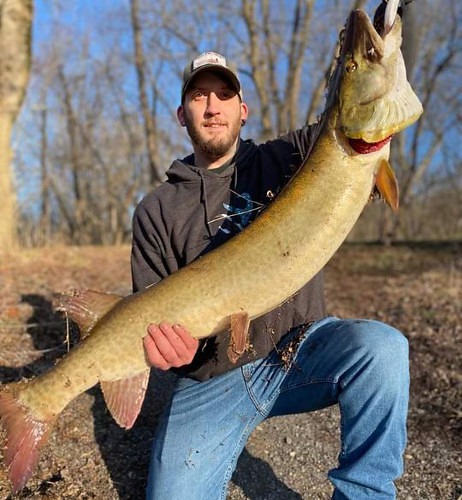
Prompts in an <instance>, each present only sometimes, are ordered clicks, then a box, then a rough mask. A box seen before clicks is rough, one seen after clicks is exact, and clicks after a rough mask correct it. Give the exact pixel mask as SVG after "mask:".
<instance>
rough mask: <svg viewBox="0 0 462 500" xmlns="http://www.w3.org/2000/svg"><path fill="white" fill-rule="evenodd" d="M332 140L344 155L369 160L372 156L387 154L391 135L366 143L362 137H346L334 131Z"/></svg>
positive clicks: (340, 131)
mask: <svg viewBox="0 0 462 500" xmlns="http://www.w3.org/2000/svg"><path fill="white" fill-rule="evenodd" d="M334 139H335V141H336V143H337V145H338V146H339V147H340V148H341V150H342V151H343V153H344V154H345V155H347V156H350V157H356V158H357V159H358V160H359V159H360V158H364V159H366V158H367V159H369V158H370V157H371V156H373V155H374V154H379V155H383V153H384V152H385V153H387V152H388V151H389V148H390V146H389V144H390V141H391V139H392V135H388V136H386V137H384V138H382V139H381V140H378V141H374V142H373V141H366V140H364V138H362V137H350V136H347V135H346V134H345V132H343V131H342V130H341V129H336V130H335V131H334ZM382 150H384V151H382ZM387 154H388V153H387ZM368 161H369V160H368Z"/></svg>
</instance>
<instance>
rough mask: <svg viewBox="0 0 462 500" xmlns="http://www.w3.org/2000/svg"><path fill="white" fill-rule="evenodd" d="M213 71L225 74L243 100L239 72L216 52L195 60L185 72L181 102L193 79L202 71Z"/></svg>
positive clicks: (204, 54) (205, 54)
mask: <svg viewBox="0 0 462 500" xmlns="http://www.w3.org/2000/svg"><path fill="white" fill-rule="evenodd" d="M205 70H211V71H214V72H217V73H221V74H223V75H224V76H225V77H226V78H227V79H228V80H229V81H230V82H231V84H232V85H233V87H234V88H235V90H236V92H237V93H238V94H239V97H240V98H241V100H242V88H241V82H240V81H239V78H238V76H237V71H236V70H235V68H234V67H233V65H232V64H228V63H227V62H226V59H225V58H224V57H223V56H222V55H220V54H217V53H216V52H204V53H202V54H200V55H199V56H197V57H196V58H195V59H193V60H192V61H191V62H190V63H189V64H188V65H187V66H186V68H185V69H184V71H183V86H182V87H181V102H183V99H184V95H185V93H186V91H187V90H188V87H189V84H190V83H191V81H192V79H193V78H194V77H195V76H196V75H197V74H198V73H200V72H201V71H205Z"/></svg>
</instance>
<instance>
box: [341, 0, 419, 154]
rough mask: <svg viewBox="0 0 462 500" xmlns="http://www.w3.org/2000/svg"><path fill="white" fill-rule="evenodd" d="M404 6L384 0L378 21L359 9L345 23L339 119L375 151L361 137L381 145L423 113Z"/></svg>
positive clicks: (351, 136) (348, 132)
mask: <svg viewBox="0 0 462 500" xmlns="http://www.w3.org/2000/svg"><path fill="white" fill-rule="evenodd" d="M398 4H399V1H398V0H389V1H388V3H387V4H382V5H381V6H380V7H379V9H377V11H376V13H375V16H374V20H373V22H371V20H370V19H369V16H368V15H367V14H366V13H365V12H363V11H362V10H355V11H353V12H351V14H350V16H349V18H348V20H347V23H346V26H345V30H344V35H343V40H342V45H341V50H340V57H339V61H340V65H341V67H342V81H341V84H340V89H339V121H338V122H337V123H338V126H339V128H340V129H341V130H342V132H343V133H344V134H345V136H346V137H347V138H348V139H353V140H354V141H353V144H354V145H355V147H358V148H359V149H361V150H370V151H372V149H371V148H372V147H369V146H367V145H364V144H362V143H360V142H358V141H360V140H361V141H364V142H365V143H367V144H374V145H375V144H376V146H373V147H376V148H379V147H380V144H382V143H384V142H383V141H387V139H388V138H389V137H390V136H392V135H393V134H395V133H397V132H400V131H401V130H403V129H404V128H406V127H407V126H409V125H411V124H412V123H413V122H415V121H416V120H417V119H418V118H419V116H420V115H421V114H422V111H423V109H422V105H421V104H420V101H419V99H418V98H417V96H416V95H415V93H414V91H413V90H412V88H411V86H410V84H409V82H408V81H407V77H406V68H405V65H404V60H403V56H402V54H401V51H400V46H401V40H402V38H401V30H402V25H401V18H400V16H399V15H398V14H397V10H398ZM355 140H357V141H356V142H355ZM382 147H383V146H382Z"/></svg>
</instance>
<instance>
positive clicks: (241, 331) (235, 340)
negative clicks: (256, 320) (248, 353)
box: [228, 311, 250, 363]
mask: <svg viewBox="0 0 462 500" xmlns="http://www.w3.org/2000/svg"><path fill="white" fill-rule="evenodd" d="M249 325H250V317H249V313H248V312H247V311H243V312H239V313H235V314H231V338H230V342H229V347H228V359H229V360H230V361H231V363H236V361H237V360H238V359H239V358H240V357H241V356H242V354H244V352H245V350H246V347H247V344H248V334H249Z"/></svg>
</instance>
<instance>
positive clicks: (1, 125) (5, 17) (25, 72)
mask: <svg viewBox="0 0 462 500" xmlns="http://www.w3.org/2000/svg"><path fill="white" fill-rule="evenodd" d="M32 11H33V3H32V0H0V252H2V253H9V252H11V251H13V250H14V249H15V248H16V247H17V236H16V197H15V192H14V189H13V181H12V172H11V166H10V164H11V157H12V152H11V145H10V141H11V132H12V129H13V124H14V121H15V119H16V116H17V114H18V112H19V109H20V107H21V104H22V101H23V99H24V95H25V92H26V87H27V82H28V80H29V70H30V60H31V24H32Z"/></svg>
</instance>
